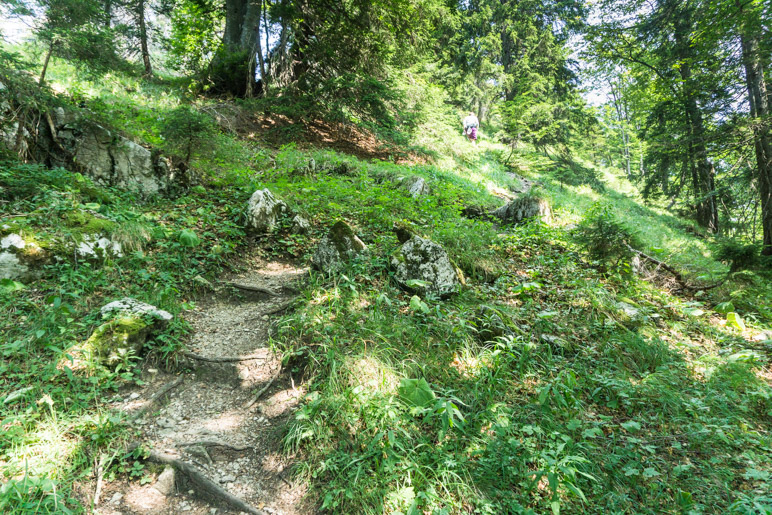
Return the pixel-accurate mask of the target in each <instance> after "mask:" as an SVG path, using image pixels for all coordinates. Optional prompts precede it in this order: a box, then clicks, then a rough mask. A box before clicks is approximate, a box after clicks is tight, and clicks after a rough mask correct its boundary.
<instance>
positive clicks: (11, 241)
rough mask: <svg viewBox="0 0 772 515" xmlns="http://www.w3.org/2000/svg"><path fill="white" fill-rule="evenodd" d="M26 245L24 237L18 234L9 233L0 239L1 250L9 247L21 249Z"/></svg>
mask: <svg viewBox="0 0 772 515" xmlns="http://www.w3.org/2000/svg"><path fill="white" fill-rule="evenodd" d="M26 246H27V242H25V241H24V238H22V237H21V235H20V234H9V235H8V236H6V237H4V238H3V239H2V240H0V249H3V250H6V249H9V248H11V247H13V248H17V249H19V250H21V249H23V248H24V247H26Z"/></svg>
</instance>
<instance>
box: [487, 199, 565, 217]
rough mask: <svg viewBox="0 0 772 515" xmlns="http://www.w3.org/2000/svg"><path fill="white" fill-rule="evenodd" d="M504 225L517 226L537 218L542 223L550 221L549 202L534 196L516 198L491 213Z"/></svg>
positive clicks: (550, 210)
mask: <svg viewBox="0 0 772 515" xmlns="http://www.w3.org/2000/svg"><path fill="white" fill-rule="evenodd" d="M491 214H492V215H493V216H495V217H496V218H498V219H499V220H501V221H502V222H504V223H509V224H517V223H520V222H522V221H523V220H525V219H527V218H534V217H539V218H541V219H542V221H544V222H549V221H550V220H551V219H552V209H551V208H550V205H549V202H547V201H546V200H544V199H543V198H540V197H538V196H535V195H524V196H521V197H517V198H515V199H514V200H512V201H510V202H509V203H507V204H505V205H503V206H501V207H500V208H498V209H496V210H494V211H492V212H491Z"/></svg>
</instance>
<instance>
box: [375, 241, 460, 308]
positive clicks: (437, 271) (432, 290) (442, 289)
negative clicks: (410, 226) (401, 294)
mask: <svg viewBox="0 0 772 515" xmlns="http://www.w3.org/2000/svg"><path fill="white" fill-rule="evenodd" d="M390 263H391V266H392V268H393V270H394V278H395V279H396V281H397V283H399V285H400V286H401V287H403V288H405V289H407V290H409V291H412V292H415V293H417V294H419V295H427V294H432V295H437V296H440V297H447V296H449V295H451V294H453V293H455V292H456V291H458V289H459V287H460V286H461V285H463V284H464V276H463V274H462V273H461V270H459V269H458V267H457V266H455V265H454V264H453V262H451V260H450V257H448V253H447V252H446V251H445V249H443V248H442V246H441V245H438V244H437V243H435V242H433V241H431V240H427V239H424V238H421V237H420V236H412V237H410V238H409V239H408V240H407V241H405V242H404V243H403V244H402V246H401V247H399V248H398V249H397V250H396V251H395V252H394V253H393V254H392V256H391V259H390Z"/></svg>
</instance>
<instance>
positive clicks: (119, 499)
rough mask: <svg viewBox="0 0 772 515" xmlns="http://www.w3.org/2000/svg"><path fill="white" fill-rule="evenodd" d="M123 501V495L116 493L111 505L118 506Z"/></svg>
mask: <svg viewBox="0 0 772 515" xmlns="http://www.w3.org/2000/svg"><path fill="white" fill-rule="evenodd" d="M121 499H123V494H122V493H120V492H115V493H114V494H113V496H112V498H111V499H110V504H118V503H119V502H121Z"/></svg>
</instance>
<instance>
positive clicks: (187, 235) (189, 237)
mask: <svg viewBox="0 0 772 515" xmlns="http://www.w3.org/2000/svg"><path fill="white" fill-rule="evenodd" d="M179 242H180V243H181V244H182V245H183V246H185V247H197V246H198V245H199V244H200V243H201V240H200V239H199V237H198V236H197V235H196V233H195V232H193V231H192V230H190V229H183V230H181V231H180V236H179Z"/></svg>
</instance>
